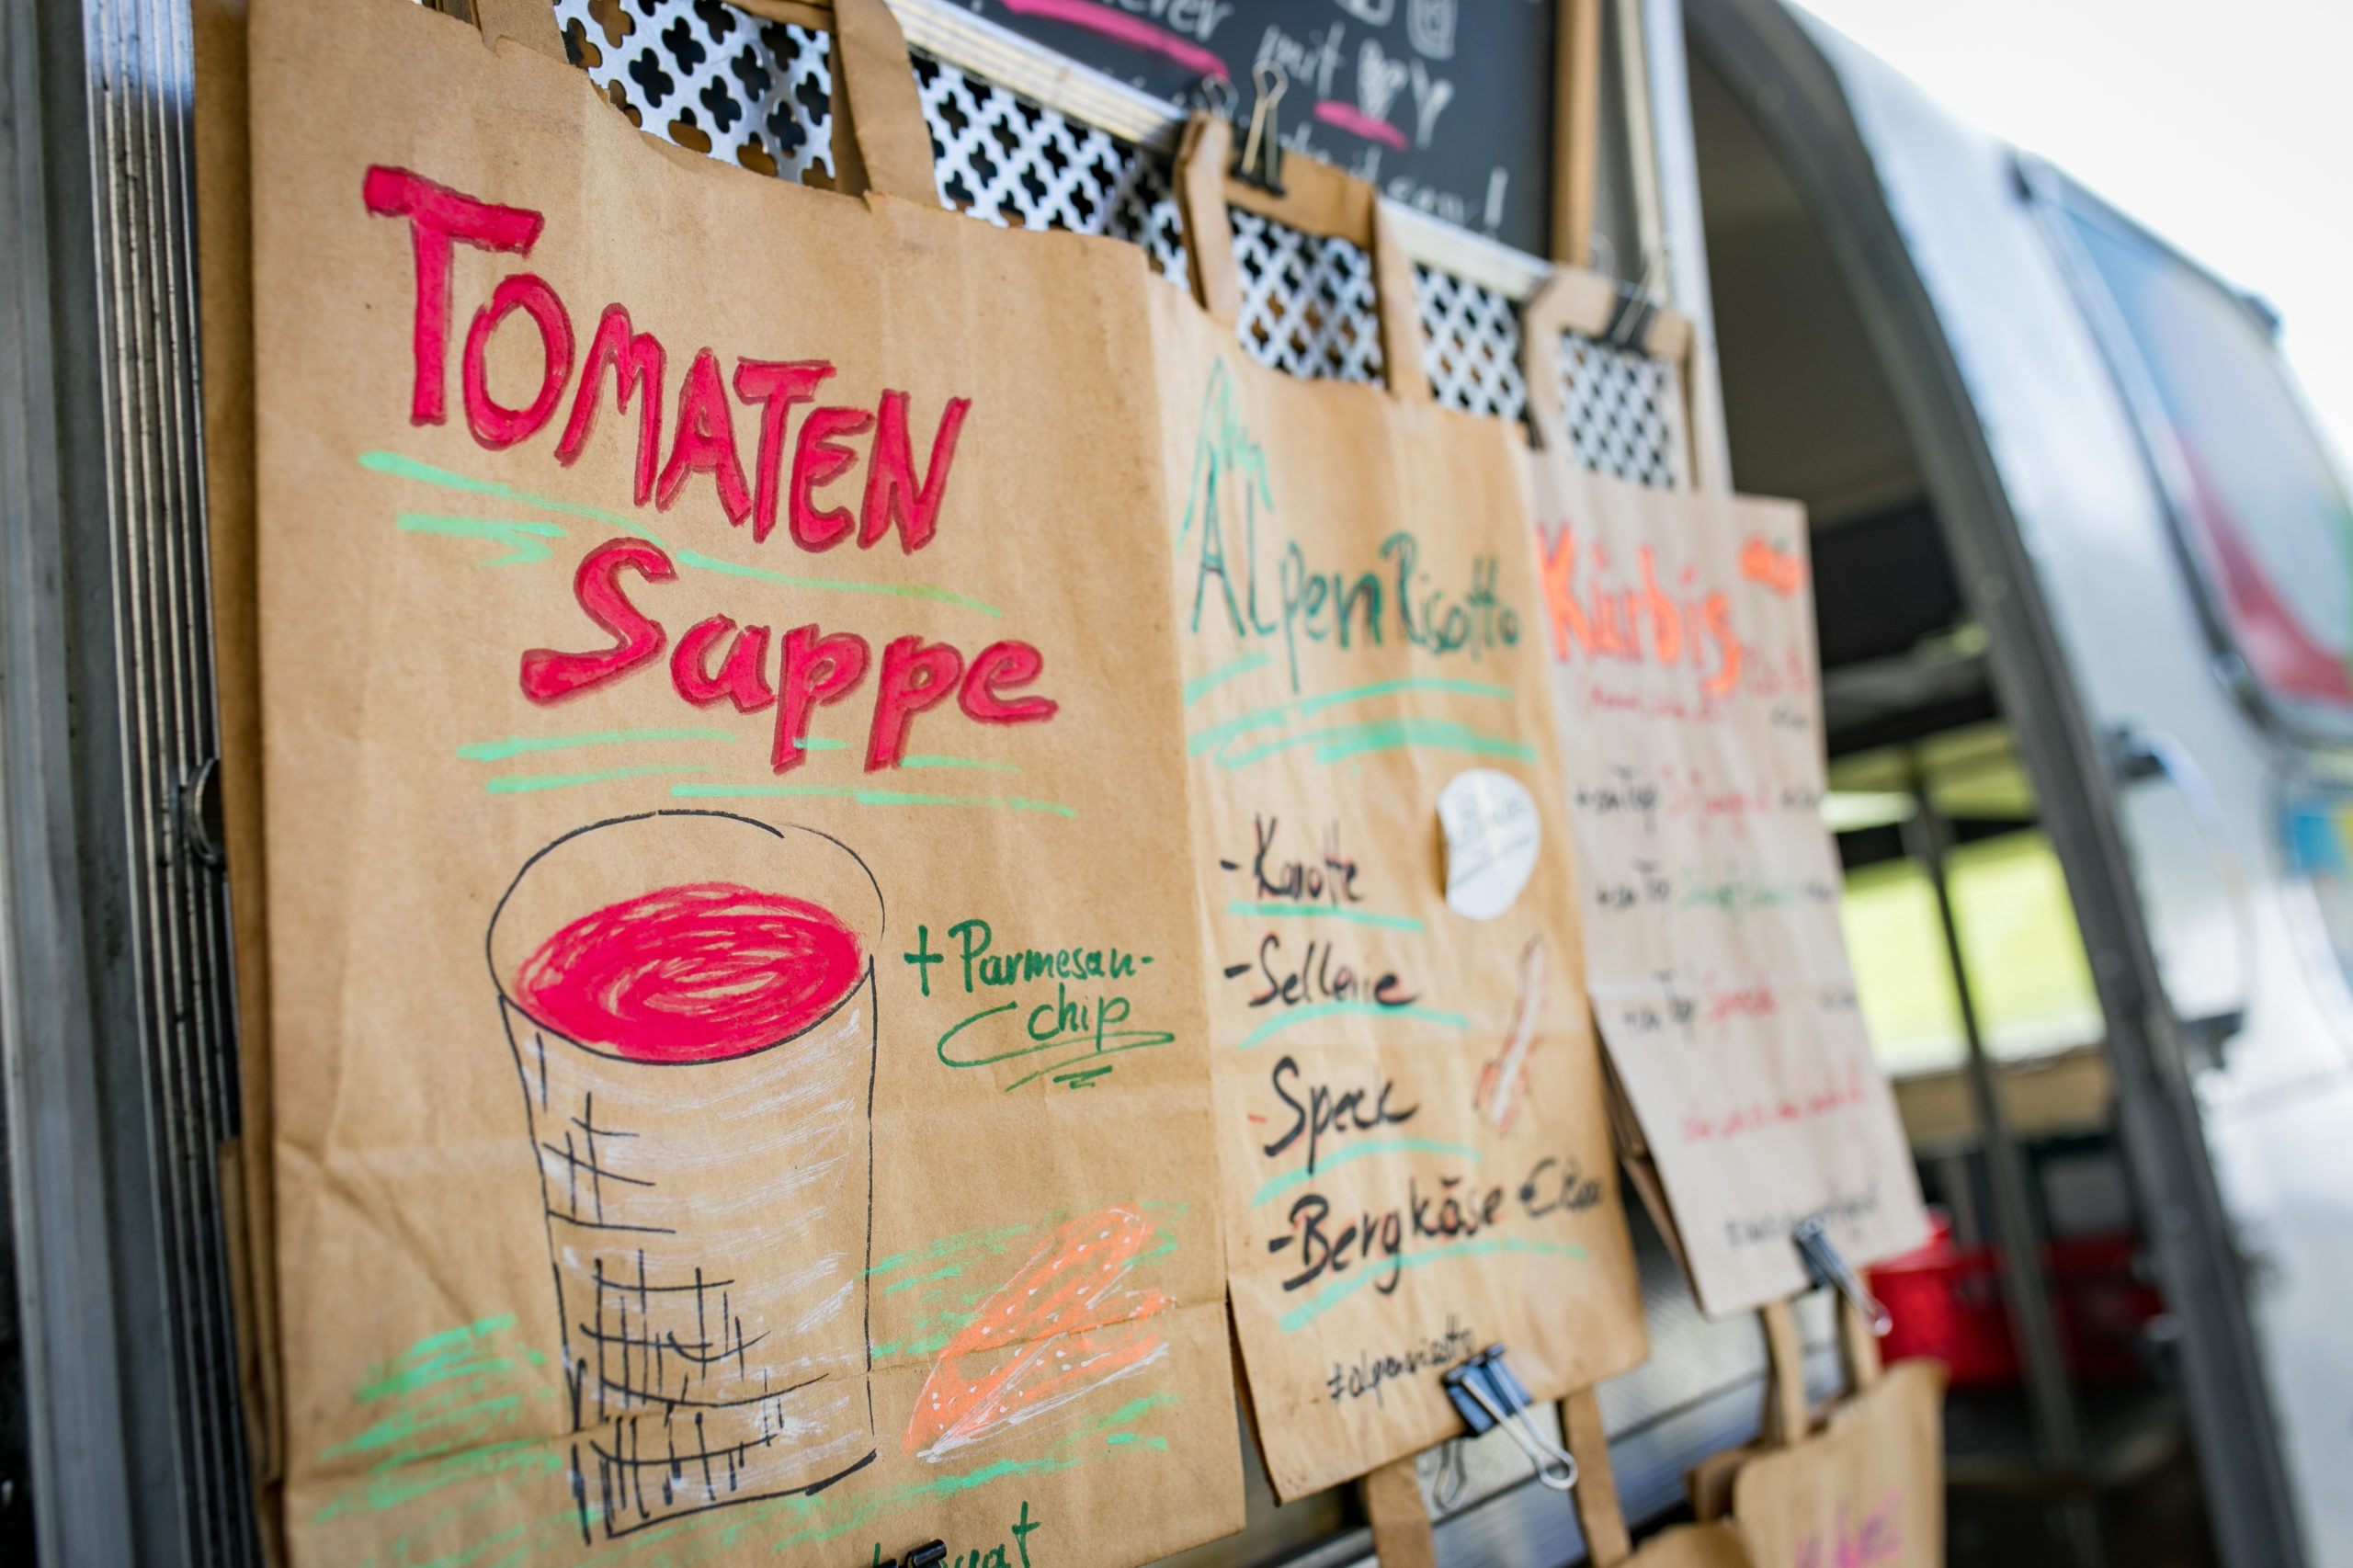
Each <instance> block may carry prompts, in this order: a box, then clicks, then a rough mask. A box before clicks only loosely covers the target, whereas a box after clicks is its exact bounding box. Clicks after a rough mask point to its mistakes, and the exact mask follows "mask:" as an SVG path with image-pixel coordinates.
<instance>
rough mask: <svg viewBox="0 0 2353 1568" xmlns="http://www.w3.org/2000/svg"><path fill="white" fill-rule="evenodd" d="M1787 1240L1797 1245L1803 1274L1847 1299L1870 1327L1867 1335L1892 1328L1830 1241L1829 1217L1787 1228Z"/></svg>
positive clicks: (1813, 1218) (1882, 1309)
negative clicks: (1803, 1263) (1788, 1237)
mask: <svg viewBox="0 0 2353 1568" xmlns="http://www.w3.org/2000/svg"><path fill="white" fill-rule="evenodd" d="M1790 1240H1791V1241H1793V1242H1795V1243H1797V1244H1798V1256H1801V1257H1802V1258H1804V1259H1805V1271H1806V1273H1807V1274H1809V1275H1811V1276H1812V1277H1813V1282H1814V1283H1815V1284H1817V1285H1826V1286H1828V1287H1829V1288H1830V1289H1831V1290H1836V1291H1837V1292H1838V1293H1839V1294H1840V1295H1842V1296H1844V1297H1846V1298H1847V1302H1848V1303H1849V1304H1850V1305H1852V1306H1853V1307H1854V1309H1855V1311H1856V1312H1859V1313H1860V1314H1861V1316H1862V1320H1863V1321H1864V1322H1865V1323H1867V1324H1870V1325H1871V1333H1872V1334H1874V1335H1883V1334H1885V1333H1886V1332H1887V1331H1888V1330H1889V1329H1891V1328H1893V1327H1894V1326H1895V1320H1894V1319H1893V1318H1892V1317H1890V1316H1888V1315H1887V1309H1886V1308H1885V1307H1883V1306H1881V1305H1880V1301H1879V1298H1878V1297H1876V1296H1874V1295H1872V1294H1871V1293H1870V1288H1869V1287H1868V1286H1866V1285H1865V1284H1864V1283H1863V1280H1862V1276H1860V1275H1859V1274H1857V1273H1856V1272H1855V1270H1854V1269H1853V1267H1850V1266H1849V1265H1848V1264H1847V1260H1846V1259H1845V1258H1844V1257H1842V1256H1839V1253H1838V1249H1837V1247H1836V1246H1835V1245H1833V1244H1832V1243H1831V1240H1830V1217H1829V1216H1828V1215H1827V1214H1815V1215H1813V1216H1811V1217H1810V1218H1807V1219H1803V1220H1801V1221H1798V1222H1797V1224H1796V1225H1794V1226H1793V1227H1791V1228H1790Z"/></svg>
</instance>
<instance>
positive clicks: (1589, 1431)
mask: <svg viewBox="0 0 2353 1568" xmlns="http://www.w3.org/2000/svg"><path fill="white" fill-rule="evenodd" d="M1561 1435H1562V1436H1563V1437H1565V1438H1566V1439H1568V1446H1569V1453H1570V1455H1571V1456H1572V1457H1573V1458H1574V1459H1575V1460H1576V1461H1577V1489H1576V1496H1575V1502H1576V1509H1577V1528H1579V1529H1580V1530H1582V1531H1584V1532H1585V1551H1586V1561H1587V1562H1591V1563H1592V1564H1593V1568H1618V1564H1619V1563H1620V1562H1625V1561H1626V1559H1627V1558H1629V1557H1631V1556H1632V1555H1633V1554H1634V1540H1633V1537H1632V1535H1631V1533H1629V1532H1628V1530H1627V1528H1626V1513H1625V1509H1624V1508H1623V1507H1622V1506H1620V1504H1619V1501H1618V1476H1617V1472H1616V1471H1615V1470H1614V1469H1612V1468H1611V1465H1610V1462H1609V1434H1608V1430H1607V1429H1606V1428H1605V1427H1604V1426H1602V1423H1601V1401H1600V1399H1599V1398H1598V1397H1597V1395H1596V1394H1595V1393H1594V1391H1593V1390H1591V1389H1589V1388H1582V1389H1578V1390H1577V1391H1576V1392H1574V1393H1571V1394H1568V1395H1566V1396H1564V1397H1563V1399H1562V1401H1561Z"/></svg>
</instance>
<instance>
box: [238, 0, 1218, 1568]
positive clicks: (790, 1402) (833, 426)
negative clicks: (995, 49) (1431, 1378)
mask: <svg viewBox="0 0 2353 1568" xmlns="http://www.w3.org/2000/svg"><path fill="white" fill-rule="evenodd" d="M836 15H837V16H838V17H839V18H840V20H841V23H842V25H843V26H844V27H845V28H851V27H858V28H867V29H869V30H868V32H867V33H866V34H865V35H864V40H863V41H864V44H865V45H869V46H870V45H872V44H873V43H874V41H875V36H876V35H875V34H874V32H873V31H872V29H873V28H876V27H877V26H880V25H887V24H888V23H889V18H888V14H887V13H886V12H883V11H882V10H881V6H880V5H879V4H877V3H876V0H841V4H840V5H839V6H838V7H837V11H836ZM890 36H891V37H894V36H895V28H891V33H890ZM251 41H252V56H251V65H252V74H251V95H252V114H253V120H252V128H253V134H252V146H253V160H254V162H253V181H252V192H253V211H254V256H253V267H254V272H253V282H254V288H253V312H254V332H255V347H256V356H255V360H256V364H255V373H256V434H257V439H258V457H257V469H256V477H257V494H258V514H257V517H258V523H257V527H258V557H259V559H258V582H259V607H260V608H259V619H260V663H261V672H262V673H261V683H262V704H263V709H262V734H263V744H264V747H265V753H266V757H265V767H266V778H265V780H264V783H265V799H266V801H267V806H266V812H267V848H268V857H267V862H268V889H267V896H268V909H269V926H270V936H269V964H268V972H269V983H270V1003H271V1006H270V1030H271V1058H272V1064H273V1068H274V1095H275V1099H274V1111H275V1145H274V1153H275V1175H276V1201H277V1225H276V1236H277V1256H276V1259H275V1263H276V1268H275V1273H276V1279H277V1287H278V1301H279V1305H280V1316H279V1331H280V1342H281V1355H282V1367H283V1387H284V1400H285V1421H284V1432H285V1439H284V1475H285V1510H286V1525H287V1529H288V1535H289V1538H290V1546H291V1551H292V1557H293V1560H294V1561H295V1562H299V1563H329V1562H334V1563H344V1562H363V1561H374V1562H426V1561H443V1562H583V1561H585V1562H656V1561H659V1562H701V1561H714V1562H779V1561H780V1562H805V1563H812V1564H815V1563H837V1564H838V1563H847V1562H852V1561H855V1562H861V1563H863V1562H869V1561H879V1560H880V1559H882V1558H892V1557H898V1556H901V1555H903V1554H904V1552H905V1551H908V1550H910V1549H912V1548H914V1547H915V1546H917V1545H919V1544H921V1543H923V1542H925V1541H927V1540H932V1539H934V1538H939V1539H942V1540H945V1541H946V1542H947V1544H948V1547H949V1552H950V1561H951V1562H954V1561H962V1562H969V1563H972V1564H982V1563H986V1564H993V1565H996V1568H1004V1565H1006V1564H1009V1563H1019V1564H1023V1565H1025V1568H1026V1565H1030V1564H1035V1565H1038V1568H1047V1565H1054V1568H1062V1565H1074V1568H1075V1565H1101V1568H1113V1565H1121V1564H1129V1563H1136V1562H1146V1561H1149V1560H1152V1559H1154V1558H1157V1557H1160V1556H1163V1555H1165V1554H1166V1553H1169V1552H1172V1551H1177V1550H1179V1549H1182V1548H1185V1547H1188V1546H1190V1545H1192V1544H1194V1543H1196V1542H1199V1541H1201V1540H1208V1539H1211V1538H1212V1537H1215V1536H1218V1535H1222V1534H1224V1533H1228V1532H1230V1531H1232V1530H1233V1529H1235V1528H1239V1526H1240V1524H1241V1522H1242V1487H1241V1477H1240V1466H1239V1456H1238V1454H1237V1452H1236V1449H1235V1444H1234V1434H1233V1381H1232V1376H1231V1372H1230V1367H1231V1362H1230V1359H1229V1356H1228V1353H1227V1349H1226V1343H1227V1334H1226V1326H1225V1324H1226V1312H1225V1302H1224V1277H1223V1267H1222V1236H1221V1234H1220V1231H1219V1225H1218V1219H1217V1187H1216V1179H1217V1178H1216V1176H1215V1168H1214V1164H1213V1162H1214V1159H1215V1155H1214V1152H1213V1140H1214V1136H1215V1132H1214V1122H1213V1119H1212V1113H1211V1089H1210V1074H1209V1065H1208V1056H1207V1051H1208V1044H1207V1041H1208V1030H1207V1027H1206V1022H1205V1018H1204V1013H1203V999H1202V993H1201V985H1200V978H1199V977H1200V971H1201V963H1202V958H1201V953H1200V937H1199V916H1198V915H1197V913H1196V910H1195V907H1194V897H1193V890H1192V887H1191V885H1190V883H1189V881H1188V880H1187V879H1186V878H1185V877H1184V876H1183V875H1182V874H1181V871H1180V869H1181V868H1183V867H1184V866H1186V865H1187V864H1188V818H1187V812H1188V806H1187V796H1186V775H1185V757H1184V754H1183V751H1182V741H1181V737H1182V735H1183V733H1184V714H1183V710H1182V707H1181V697H1180V687H1181V685H1182V676H1181V675H1180V673H1179V670H1178V668H1177V662H1176V659H1177V655H1176V642H1175V639H1174V636H1173V634H1172V631H1171V629H1170V624H1169V621H1170V609H1169V607H1170V604H1171V602H1172V597H1171V589H1170V576H1169V567H1168V562H1167V558H1166V554H1165V551H1162V550H1160V549H1159V548H1157V547H1156V543H1155V540H1154V534H1153V532H1152V530H1153V528H1154V527H1155V526H1156V522H1157V518H1158V517H1159V516H1160V514H1161V512H1162V511H1163V509H1164V507H1165V493H1166V488H1167V482H1166V481H1165V478H1164V476H1163V474H1162V472H1161V466H1160V465H1161V458H1160V452H1161V443H1162V439H1163V435H1162V431H1161V429H1160V426H1159V419H1158V414H1157V403H1156V401H1155V397H1156V394H1155V392H1154V384H1153V381H1152V379H1151V377H1150V376H1149V375H1146V374H1142V373H1140V371H1139V367H1142V366H1144V365H1146V364H1148V362H1149V356H1150V354H1151V351H1152V347H1153V343H1152V338H1151V335H1150V330H1149V327H1148V316H1147V305H1146V296H1147V294H1148V293H1150V292H1153V291H1160V292H1164V293H1165V291H1166V290H1165V285H1163V284H1160V283H1157V282H1155V281H1154V280H1152V279H1151V278H1149V277H1148V276H1147V273H1146V268H1145V262H1144V258H1143V256H1142V254H1141V253H1139V252H1137V251H1136V250H1134V249H1133V248H1132V247H1129V246H1125V245H1122V244H1116V243H1112V242H1108V241H1098V240H1087V239H1081V238H1076V237H1073V236H1068V235H1051V234H1030V233H1006V232H1004V231H1000V230H996V229H993V228H990V227H988V226H986V225H984V224H982V223H979V222H973V221H972V220H970V219H967V218H964V217H961V216H960V215H957V214H955V213H951V212H947V211H943V210H940V209H939V208H938V205H937V201H936V199H934V198H933V197H932V196H931V193H930V192H929V190H928V189H927V187H926V188H924V189H921V190H917V191H915V192H913V193H912V194H910V195H909V197H908V199H900V198H899V197H898V196H896V195H892V194H876V195H872V196H870V197H868V198H865V199H858V198H853V197H850V196H845V195H836V194H832V193H830V192H824V191H819V190H815V189H811V188H806V187H799V186H793V185H788V184H784V183H782V182H779V181H777V180H774V179H769V178H765V177H762V176H756V175H753V174H750V173H746V172H743V171H738V170H733V169H730V168H726V167H723V166H722V165H717V164H715V163H712V162H710V161H709V160H705V159H701V158H698V157H692V156H690V155H687V154H683V153H676V152H675V151H672V150H667V149H664V148H662V147H660V146H658V145H657V144H656V143H654V142H653V141H652V140H650V139H649V138H647V137H644V136H642V135H641V134H640V133H639V132H638V131H635V130H633V129H631V126H630V125H629V124H628V123H627V121H626V120H624V119H622V118H621V117H620V115H618V114H617V113H616V112H615V111H614V110H613V109H612V108H610V106H609V105H608V104H607V103H606V102H605V101H604V100H603V98H601V97H599V96H598V95H597V92H596V90H595V88H594V87H593V86H592V85H590V84H589V82H588V81H587V80H586V79H585V77H584V76H583V75H582V74H579V73H578V72H576V71H574V70H572V69H571V68H569V67H567V66H566V65H564V64H563V62H560V61H557V60H553V59H550V58H548V57H546V56H544V55H542V54H540V53H537V52H533V51H530V50H529V49H528V48H525V47H523V46H521V45H519V44H517V43H516V42H513V41H511V40H510V41H508V42H506V43H505V44H504V45H502V46H501V47H499V48H497V49H496V50H495V51H493V50H492V49H490V48H487V47H485V46H484V44H483V41H482V38H481V35H480V34H478V33H477V32H476V31H475V30H473V29H472V28H470V27H468V26H467V25H465V24H463V23H461V22H459V21H456V20H453V19H452V18H450V17H445V16H441V15H438V14H436V13H434V12H432V11H428V10H426V9H424V8H422V7H420V6H414V5H410V4H406V3H404V0H340V3H337V4H334V5H328V4H324V3H320V0H256V4H255V6H254V7H253V15H252V32H251ZM883 42H884V43H886V44H887V43H888V42H889V37H885V38H884V39H883ZM868 52H869V54H871V53H872V50H871V49H869V50H868ZM885 52H886V53H887V52H888V51H887V50H886V51H885ZM898 65H899V67H900V69H901V70H902V71H904V58H903V57H902V58H901V59H900V60H899V61H898ZM850 86H851V95H850V96H851V97H853V98H855V99H856V100H857V113H858V116H860V117H861V118H871V119H873V120H874V121H875V122H876V124H877V125H878V126H879V125H880V123H881V121H882V120H884V119H887V118H888V117H889V116H891V115H892V114H896V115H898V116H899V117H900V119H899V125H898V129H899V130H900V131H904V114H905V113H906V112H908V111H909V110H910V109H911V108H912V106H913V105H914V102H915V97H914V91H913V87H912V85H911V84H908V85H905V87H904V93H901V94H896V95H892V94H888V93H881V92H875V93H870V92H868V91H866V90H865V89H864V88H862V87H861V86H860V85H859V83H858V79H857V78H856V76H855V74H853V77H852V80H851V83H850ZM886 100H888V101H886ZM878 106H879V107H878ZM870 151H871V149H870ZM888 162H889V161H888V160H884V159H881V158H876V157H870V158H869V159H868V160H867V163H868V166H869V168H870V170H872V171H874V172H875V173H876V174H877V176H878V177H879V176H880V175H881V172H882V171H883V170H884V169H885V168H886V166H888ZM899 162H900V163H902V164H904V162H906V161H905V160H899ZM445 281H446V291H443V290H442V287H441V286H442V284H443V283H444V282H445ZM584 389H585V390H584ZM649 409H653V410H655V411H657V417H656V418H654V419H652V420H649V419H648V418H647V417H646V414H647V410H649ZM584 411H586V412H585V414H584Z"/></svg>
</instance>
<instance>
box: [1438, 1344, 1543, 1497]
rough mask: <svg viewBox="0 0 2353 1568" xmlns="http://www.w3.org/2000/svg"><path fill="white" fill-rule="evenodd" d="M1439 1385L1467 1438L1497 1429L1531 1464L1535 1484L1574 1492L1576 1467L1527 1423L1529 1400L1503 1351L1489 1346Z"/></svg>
mask: <svg viewBox="0 0 2353 1568" xmlns="http://www.w3.org/2000/svg"><path fill="white" fill-rule="evenodd" d="M1440 1381H1442V1382H1444V1383H1445V1385H1446V1397H1447V1398H1448V1399H1449V1400H1451V1401H1453V1402H1454V1411H1455V1414H1456V1415H1460V1416H1461V1417H1462V1424H1463V1425H1464V1426H1468V1427H1470V1428H1471V1435H1472V1437H1483V1436H1485V1435H1486V1434H1487V1433H1489V1432H1491V1431H1493V1430H1495V1428H1496V1427H1498V1426H1500V1427H1502V1428H1503V1429H1504V1430H1505V1431H1506V1433H1508V1434H1509V1435H1510V1437H1511V1440H1512V1441H1513V1442H1515V1443H1518V1445H1519V1448H1520V1451H1521V1452H1522V1453H1524V1454H1526V1455H1527V1456H1528V1457H1529V1460H1531V1461H1533V1462H1534V1464H1535V1466H1536V1479H1537V1480H1539V1481H1540V1482H1542V1483H1544V1484H1545V1485H1547V1486H1549V1487H1551V1488H1552V1490H1553V1491H1555V1492H1567V1491H1570V1490H1572V1489H1574V1487H1575V1485H1576V1483H1577V1461H1576V1460H1574V1459H1573V1458H1571V1457H1570V1456H1569V1455H1568V1454H1567V1453H1565V1452H1563V1450H1562V1449H1561V1448H1560V1447H1559V1446H1558V1445H1556V1444H1554V1443H1552V1442H1551V1441H1549V1440H1547V1438H1546V1437H1545V1436H1544V1434H1543V1433H1542V1432H1540V1431H1539V1430H1537V1428H1536V1425H1535V1423H1534V1422H1532V1421H1530V1420H1529V1419H1528V1414H1527V1412H1528V1407H1529V1405H1530V1404H1532V1403H1535V1399H1534V1396H1532V1395H1531V1394H1529V1392H1528V1388H1527V1385H1526V1384H1524V1383H1522V1382H1521V1381H1519V1379H1518V1377H1516V1376H1514V1375H1513V1373H1512V1369H1511V1368H1510V1367H1509V1366H1508V1365H1507V1364H1506V1362H1505V1360H1504V1347H1503V1346H1500V1345H1491V1346H1488V1347H1487V1348H1486V1349H1484V1350H1482V1351H1480V1352H1479V1354H1477V1355H1476V1356H1473V1357H1472V1358H1470V1359H1469V1360H1467V1361H1465V1362H1463V1363H1462V1365H1461V1366H1460V1367H1457V1368H1455V1369H1453V1370H1452V1371H1450V1372H1449V1373H1447V1374H1446V1376H1445V1377H1444V1378H1443V1379H1441V1380H1440Z"/></svg>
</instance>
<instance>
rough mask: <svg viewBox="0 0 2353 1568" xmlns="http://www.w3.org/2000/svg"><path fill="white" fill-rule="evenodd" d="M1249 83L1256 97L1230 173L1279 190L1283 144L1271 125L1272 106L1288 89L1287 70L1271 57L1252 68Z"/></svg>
mask: <svg viewBox="0 0 2353 1568" xmlns="http://www.w3.org/2000/svg"><path fill="white" fill-rule="evenodd" d="M1250 82H1251V85H1253V86H1255V87H1256V88H1257V89H1258V97H1257V98H1256V101H1255V102H1253V103H1252V104H1251V106H1250V133H1249V134H1248V135H1247V136H1245V137H1244V138H1243V142H1242V156H1241V157H1240V158H1239V159H1238V160H1236V161H1235V163H1234V165H1233V177H1234V178H1236V179H1238V180H1242V181H1244V182H1245V183H1247V184H1250V185H1255V186H1256V187H1258V188H1259V189H1261V190H1263V191H1267V192H1268V193H1269V194H1271V195H1275V196H1280V195H1281V194H1282V193H1283V144H1282V140H1281V138H1280V137H1279V135H1278V134H1277V131H1276V126H1275V106H1276V105H1277V104H1279V103H1281V102H1282V101H1283V94H1285V93H1287V92H1289V91H1290V73H1289V72H1287V71H1285V70H1284V69H1283V68H1282V67H1281V66H1280V65H1278V64H1276V63H1275V62H1272V61H1268V62H1266V63H1264V64H1261V65H1257V66H1255V67H1253V68H1252V70H1251V72H1250Z"/></svg>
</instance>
